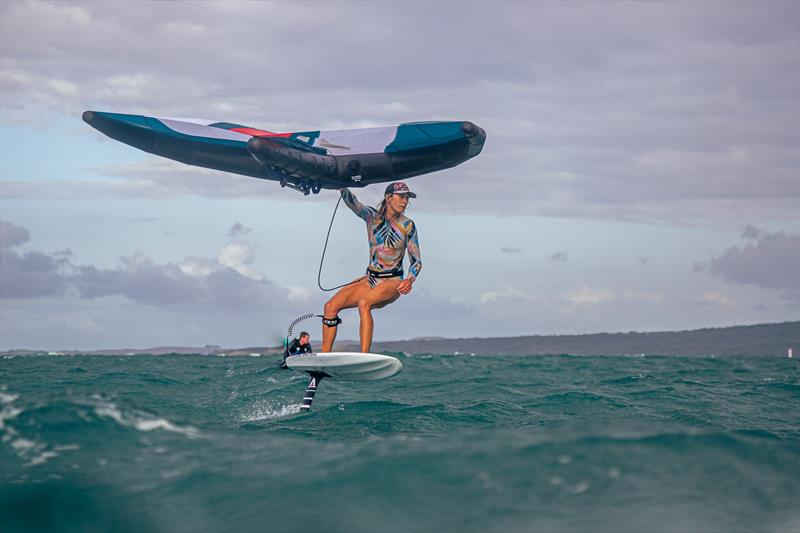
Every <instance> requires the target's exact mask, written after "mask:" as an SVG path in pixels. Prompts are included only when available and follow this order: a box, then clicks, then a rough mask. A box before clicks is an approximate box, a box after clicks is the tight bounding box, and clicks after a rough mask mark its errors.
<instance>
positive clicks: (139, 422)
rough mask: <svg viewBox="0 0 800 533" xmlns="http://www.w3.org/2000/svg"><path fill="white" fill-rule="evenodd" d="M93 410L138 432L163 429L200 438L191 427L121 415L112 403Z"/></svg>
mask: <svg viewBox="0 0 800 533" xmlns="http://www.w3.org/2000/svg"><path fill="white" fill-rule="evenodd" d="M94 410H95V413H97V414H98V415H99V416H105V417H108V418H111V419H113V420H115V421H116V422H117V423H118V424H120V425H121V426H125V427H132V428H134V429H136V430H139V431H154V430H156V429H163V430H164V431H171V432H173V433H180V434H182V435H186V436H187V437H189V438H192V439H193V438H196V437H199V436H200V432H199V431H198V430H197V429H195V428H193V427H192V426H178V425H176V424H173V423H172V422H170V421H169V420H167V419H165V418H148V417H144V416H141V415H140V416H137V415H128V414H123V413H122V411H120V410H119V409H118V408H117V406H116V405H114V404H113V403H107V404H103V405H99V406H97V407H95V409H94Z"/></svg>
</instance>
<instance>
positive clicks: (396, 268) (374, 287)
mask: <svg viewBox="0 0 800 533" xmlns="http://www.w3.org/2000/svg"><path fill="white" fill-rule="evenodd" d="M341 193H342V199H343V200H344V203H345V204H347V207H349V208H350V209H351V210H352V211H353V213H355V214H356V215H357V216H358V217H360V218H362V219H364V221H365V222H366V223H367V235H368V237H369V266H368V267H367V274H366V275H365V276H364V277H362V278H361V279H360V280H358V281H355V282H353V283H351V284H350V285H347V286H346V287H344V288H343V289H341V290H340V291H339V292H337V293H336V294H335V295H334V296H333V297H332V298H331V299H330V300H328V301H327V303H326V304H325V310H324V318H323V319H322V351H323V352H330V351H331V348H332V347H333V341H334V340H335V339H336V328H337V326H338V325H339V324H341V323H342V321H341V319H339V316H338V315H339V311H341V310H342V309H351V308H353V307H358V314H359V316H360V318H361V325H360V326H359V337H360V338H361V351H362V352H369V349H370V346H371V345H372V332H373V329H374V323H373V321H372V310H373V309H380V308H381V307H384V306H386V305H389V304H390V303H392V302H394V301H395V300H397V299H398V298H399V297H400V295H401V294H408V293H410V292H411V287H412V286H413V284H414V281H416V279H417V276H418V275H419V271H420V270H422V262H421V261H420V258H419V241H418V240H417V227H416V226H415V225H414V221H412V220H411V219H410V218H408V217H406V216H405V215H404V213H405V210H406V207H408V200H409V198H416V197H417V195H416V194H414V193H413V192H411V191H410V190H409V189H408V186H406V184H405V183H403V182H400V181H398V182H395V183H390V184H389V186H388V187H386V191H385V192H384V197H383V201H382V202H381V203H380V205H378V208H377V209H373V208H372V207H368V206H365V205H363V204H362V203H361V202H359V201H358V199H357V198H356V196H355V195H354V194H353V193H352V192H350V190H348V189H341ZM406 252H408V258H409V261H410V264H409V265H408V277H407V278H405V279H403V256H404V255H405V253H406Z"/></svg>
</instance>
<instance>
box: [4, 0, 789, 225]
mask: <svg viewBox="0 0 800 533" xmlns="http://www.w3.org/2000/svg"><path fill="white" fill-rule="evenodd" d="M3 6H4V7H3V17H2V22H0V24H1V25H2V26H1V27H0V30H2V31H0V44H1V45H2V46H0V48H1V49H2V58H3V77H2V87H1V88H2V91H3V103H2V106H3V117H4V119H5V120H6V121H13V120H37V119H38V120H48V119H51V118H52V115H53V114H54V113H65V114H68V115H70V116H73V117H75V120H76V123H77V122H78V121H79V118H78V117H79V116H80V113H81V112H82V111H83V110H84V109H89V108H97V109H109V110H115V111H123V112H133V113H137V112H140V113H146V114H152V115H156V116H202V117H205V118H210V119H218V120H228V121H233V122H239V123H245V124H252V125H254V126H261V127H265V128H271V129H276V130H284V131H292V130H294V131H297V130H304V129H317V128H337V127H359V126H370V125H382V124H394V123H398V122H404V121H413V120H429V119H469V120H473V121H474V122H476V123H478V124H480V125H481V126H482V127H484V128H485V129H486V130H487V132H488V133H489V140H488V142H487V145H486V148H485V150H484V153H483V154H482V155H481V156H480V157H479V158H477V159H476V160H474V161H470V162H468V163H466V164H464V165H463V166H460V167H458V168H456V169H453V170H450V171H446V172H443V173H441V174H439V175H438V176H437V178H436V179H426V178H418V181H419V186H416V185H415V186H416V187H417V188H419V189H421V192H425V193H430V196H429V197H430V198H437V202H436V207H435V208H436V209H437V210H438V211H442V210H447V211H451V212H461V211H464V212H475V211H476V210H478V211H480V212H488V213H503V214H507V213H525V214H538V215H549V216H561V217H603V218H613V219H622V220H646V221H663V220H671V221H690V220H698V219H702V220H708V219H714V218H719V217H728V218H730V217H735V216H737V215H738V214H739V213H740V212H741V211H742V210H743V209H748V210H750V211H751V212H753V213H752V214H753V216H761V215H762V214H763V215H765V216H769V217H771V218H773V219H775V218H781V219H788V218H791V217H793V216H796V215H795V214H796V198H797V197H798V195H800V182H798V180H797V169H798V167H800V155H799V154H798V151H797V149H796V148H797V146H798V144H800V118H798V117H799V116H800V102H799V100H800V99H798V94H799V93H800V77H798V75H797V71H798V67H797V65H798V61H800V52H799V51H798V50H799V48H800V47H798V42H799V41H800V28H798V26H797V24H796V20H797V19H798V16H800V5H799V4H798V3H796V2H736V3H733V4H730V3H729V4H722V3H713V2H702V3H694V4H683V3H633V4H617V3H597V2H571V3H566V4H565V3H560V4H559V3H543V2H532V3H511V4H503V3H499V4H498V3H458V4H450V3H446V4H437V3H431V4H419V3H415V4H411V5H406V4H397V3H387V2H382V3H372V4H364V3H338V2H337V3H314V4H307V3H290V4H271V3H260V2H252V3H230V2H225V3H207V2H200V3H186V2H181V3H158V4H150V3H125V4H118V3H113V2H111V3H107V2H83V3H81V2H78V3H43V2H24V3H23V2H15V3H5V4H3ZM123 8H124V9H123ZM454 9H455V10H457V12H458V17H457V20H458V23H457V24H456V23H455V22H453V23H448V22H447V21H451V20H453V21H454V20H455V19H454V18H453V11H454ZM653 21H658V22H657V23H655V24H654V23H653ZM754 21H755V22H754ZM296 28H302V32H303V35H304V40H303V46H297V44H296V43H297V41H296V39H295V37H296ZM343 28H345V29H346V28H358V31H342V29H343ZM241 35H259V45H258V46H257V50H254V49H253V48H252V47H250V46H245V45H241V46H232V47H228V46H224V47H223V46H219V43H220V42H229V43H240V42H241ZM409 35H414V38H413V39H409V38H408V36H409ZM365 43H369V44H368V45H367V44H365ZM309 49H313V50H314V51H315V53H313V54H309V53H308V50H309ZM732 58H735V59H732ZM298 65H302V68H298ZM265 102H269V105H265ZM81 126H82V127H84V129H85V130H86V135H87V136H88V135H94V136H95V137H97V138H100V137H99V136H98V135H97V134H96V133H94V132H91V131H90V130H89V128H88V126H84V125H81ZM104 142H110V141H104ZM131 150H133V149H131ZM143 158H144V159H146V160H147V161H153V160H154V159H150V158H149V156H143ZM170 172H173V171H170ZM446 175H447V176H448V178H450V179H444V178H445V176H446ZM203 176H204V175H203V174H202V171H201V172H200V173H198V172H197V170H192V171H191V173H189V172H187V174H186V181H180V180H178V181H174V180H166V179H165V180H158V182H157V183H156V184H157V187H156V188H155V189H154V188H153V185H154V183H155V181H154V180H149V181H147V180H146V181H145V182H141V181H136V178H135V177H130V176H127V177H126V180H127V181H131V183H126V184H120V183H114V184H113V185H112V186H109V184H103V183H99V184H98V183H95V182H85V183H83V184H75V187H77V188H78V189H79V190H80V191H82V192H78V191H74V190H73V191H72V192H67V193H66V194H68V195H69V194H86V195H92V194H120V195H129V196H130V197H140V196H141V195H144V196H151V195H152V196H155V195H160V194H163V193H167V194H172V195H186V194H199V195H204V196H209V197H212V196H213V197H220V196H227V197H233V196H238V197H246V196H249V195H250V194H251V191H252V190H254V188H255V189H258V190H259V192H258V194H277V191H278V190H279V189H278V188H277V187H263V183H259V182H258V180H253V179H251V178H243V179H242V181H241V182H239V181H235V180H233V179H230V178H229V179H226V180H225V181H224V182H221V181H219V180H217V179H213V180H211V181H210V182H208V183H206V182H205V181H204V180H205V178H204V177H203ZM455 177H457V178H458V179H452V178H455ZM487 177H491V179H490V180H489V181H487ZM223 183H224V185H222V184H223ZM9 187H10V189H11V190H12V191H13V192H14V194H17V195H21V194H22V195H24V194H28V195H37V194H38V195H41V194H48V195H51V196H52V195H55V194H58V193H59V191H60V189H59V188H58V187H55V188H39V189H32V188H29V189H27V190H26V189H25V188H24V186H23V185H22V184H20V183H11V184H7V185H6V189H7V190H8V188H9ZM476 190H480V191H482V193H481V194H480V195H475V194H474V191H476ZM264 191H269V192H264ZM61 192H64V191H61ZM296 198H297V199H298V200H299V199H300V198H299V196H298V197H296ZM430 205H433V204H430ZM420 207H421V208H422V209H424V208H425V207H424V205H423V204H420ZM431 209H432V208H431ZM755 211H757V212H755Z"/></svg>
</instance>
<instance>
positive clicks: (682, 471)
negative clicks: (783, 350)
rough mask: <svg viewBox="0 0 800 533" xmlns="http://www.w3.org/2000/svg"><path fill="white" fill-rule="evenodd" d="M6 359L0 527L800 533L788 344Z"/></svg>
mask: <svg viewBox="0 0 800 533" xmlns="http://www.w3.org/2000/svg"><path fill="white" fill-rule="evenodd" d="M399 357H400V358H401V360H402V361H403V364H404V367H405V368H404V371H403V372H402V373H401V374H399V375H398V376H396V377H394V378H392V379H389V380H385V381H380V382H371V383H346V382H337V381H334V380H324V381H323V382H322V383H321V385H320V388H319V392H318V393H317V399H316V400H315V402H314V408H313V410H312V411H311V412H310V413H301V412H300V410H299V406H300V400H301V398H302V395H303V391H304V389H305V385H306V383H307V378H306V377H305V376H303V375H301V374H297V373H293V372H291V371H288V370H280V369H279V368H277V367H276V365H275V362H276V358H275V357H237V358H234V357H213V356H199V355H195V356H129V357H112V356H26V357H6V358H4V359H2V360H0V435H1V436H2V442H0V467H1V468H0V479H2V489H1V490H2V492H1V493H0V529H2V531H29V530H37V531H41V530H53V531H81V532H87V531H186V532H189V531H236V532H241V531H303V532H309V531H314V532H335V531H347V532H351V531H352V532H384V531H386V532H394V531H398V532H404V531H434V530H439V531H445V532H447V531H454V532H455V531H458V532H462V531H475V532H485V531H497V532H516V531H519V532H528V531H748V532H749V531H800V371H799V369H798V362H797V359H779V358H760V357H734V358H713V357H693V358H684V357H655V356H653V357H651V356H647V357H616V356H615V357H610V356H609V357H572V356H504V355H497V356H469V355H414V356H411V355H400V356H399Z"/></svg>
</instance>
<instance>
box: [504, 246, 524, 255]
mask: <svg viewBox="0 0 800 533" xmlns="http://www.w3.org/2000/svg"><path fill="white" fill-rule="evenodd" d="M500 252H501V253H504V254H518V253H521V252H522V248H512V247H510V246H501V247H500Z"/></svg>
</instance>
